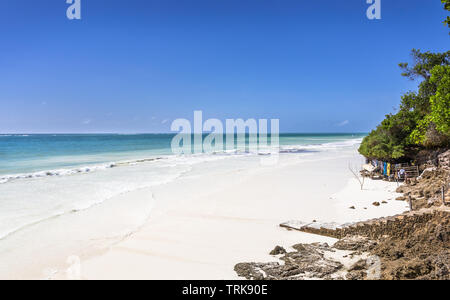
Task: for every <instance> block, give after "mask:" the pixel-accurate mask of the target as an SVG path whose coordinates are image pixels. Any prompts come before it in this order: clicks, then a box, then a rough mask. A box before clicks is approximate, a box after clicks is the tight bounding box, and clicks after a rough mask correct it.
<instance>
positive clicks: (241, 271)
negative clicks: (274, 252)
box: [234, 243, 343, 280]
mask: <svg viewBox="0 0 450 300" xmlns="http://www.w3.org/2000/svg"><path fill="white" fill-rule="evenodd" d="M293 248H294V249H295V250H296V251H295V252H289V253H285V254H284V255H283V256H282V257H281V258H280V259H281V260H283V261H284V262H285V264H284V265H281V264H279V263H278V262H271V263H240V264H237V265H236V266H235V267H234V270H235V271H236V273H237V274H238V275H239V276H241V277H245V278H246V279H254V280H281V279H287V280H290V279H305V278H330V276H331V275H332V274H334V273H336V272H337V271H338V270H340V269H342V268H343V265H342V264H341V263H340V262H337V261H334V260H332V259H327V258H325V255H324V252H325V251H331V250H332V249H331V248H330V247H329V246H328V245H327V244H319V243H316V244H297V245H294V246H293Z"/></svg>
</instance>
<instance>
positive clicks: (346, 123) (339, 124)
mask: <svg viewBox="0 0 450 300" xmlns="http://www.w3.org/2000/svg"><path fill="white" fill-rule="evenodd" d="M348 124H350V121H349V120H345V121H342V122H341V123H338V124H336V126H338V127H342V126H345V125H348Z"/></svg>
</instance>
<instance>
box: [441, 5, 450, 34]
mask: <svg viewBox="0 0 450 300" xmlns="http://www.w3.org/2000/svg"><path fill="white" fill-rule="evenodd" d="M441 2H442V4H444V9H445V10H448V11H450V0H441ZM444 24H447V26H448V27H449V28H450V17H449V16H447V19H445V21H444Z"/></svg>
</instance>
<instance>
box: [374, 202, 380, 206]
mask: <svg viewBox="0 0 450 300" xmlns="http://www.w3.org/2000/svg"><path fill="white" fill-rule="evenodd" d="M372 205H373V206H380V205H381V204H380V202H374V203H372Z"/></svg>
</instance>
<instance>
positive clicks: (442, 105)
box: [359, 49, 450, 161]
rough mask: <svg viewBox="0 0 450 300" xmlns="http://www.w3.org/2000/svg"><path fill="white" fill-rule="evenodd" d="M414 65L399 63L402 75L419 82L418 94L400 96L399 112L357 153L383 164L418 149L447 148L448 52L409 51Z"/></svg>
mask: <svg viewBox="0 0 450 300" xmlns="http://www.w3.org/2000/svg"><path fill="white" fill-rule="evenodd" d="M412 57H413V61H414V63H413V65H412V66H410V65H409V64H408V63H401V64H400V67H401V68H402V70H403V73H402V75H403V76H405V77H408V78H410V79H420V80H421V81H420V83H419V89H418V91H417V92H409V93H406V94H405V95H403V96H402V101H401V104H400V109H399V111H398V113H396V114H389V115H387V116H386V118H385V119H384V120H383V121H382V122H381V124H380V125H379V126H378V127H377V128H376V129H375V130H373V131H372V132H371V133H370V134H369V135H368V136H367V137H366V138H365V139H364V140H363V142H362V144H361V147H360V149H359V152H360V153H361V154H363V155H365V156H367V157H371V158H377V159H381V160H385V161H396V160H399V159H402V158H404V157H405V156H406V155H407V153H410V152H411V151H412V149H414V148H415V147H417V146H422V147H435V146H444V145H448V143H449V139H450V135H449V126H450V102H449V97H450V75H449V72H450V67H449V65H450V51H448V52H446V53H431V52H424V53H422V52H420V50H415V49H413V50H412Z"/></svg>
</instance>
